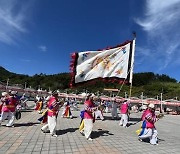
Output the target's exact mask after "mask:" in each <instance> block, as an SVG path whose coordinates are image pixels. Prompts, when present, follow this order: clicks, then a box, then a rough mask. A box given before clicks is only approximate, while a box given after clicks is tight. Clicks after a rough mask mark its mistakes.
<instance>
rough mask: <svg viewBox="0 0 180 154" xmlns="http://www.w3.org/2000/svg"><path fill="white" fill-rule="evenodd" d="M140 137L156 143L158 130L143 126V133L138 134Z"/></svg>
mask: <svg viewBox="0 0 180 154" xmlns="http://www.w3.org/2000/svg"><path fill="white" fill-rule="evenodd" d="M139 138H141V139H146V138H149V139H150V143H151V144H157V142H158V132H157V130H156V129H155V128H145V130H144V133H143V134H142V135H141V136H139Z"/></svg>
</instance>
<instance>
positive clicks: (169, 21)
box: [135, 0, 180, 70]
mask: <svg viewBox="0 0 180 154" xmlns="http://www.w3.org/2000/svg"><path fill="white" fill-rule="evenodd" d="M145 8H146V9H145V16H144V18H143V19H140V18H137V19H135V21H136V23H137V24H139V25H140V26H141V27H142V28H143V30H144V31H146V32H147V34H148V41H149V46H150V48H151V46H153V47H154V51H153V56H154V57H153V58H154V61H156V60H158V61H159V57H161V58H162V59H163V61H162V63H159V64H160V65H159V70H162V69H165V68H166V67H167V66H168V65H169V64H170V63H171V64H172V63H174V62H175V61H176V60H177V58H178V57H177V53H178V52H179V50H178V47H180V41H179V38H180V30H179V27H180V0H146V6H145ZM151 56H152V55H151ZM174 64H175V63H174Z"/></svg>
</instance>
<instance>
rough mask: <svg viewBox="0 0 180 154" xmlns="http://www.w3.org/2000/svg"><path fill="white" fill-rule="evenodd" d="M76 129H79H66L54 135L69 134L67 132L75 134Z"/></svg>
mask: <svg viewBox="0 0 180 154" xmlns="http://www.w3.org/2000/svg"><path fill="white" fill-rule="evenodd" d="M78 129H79V128H67V129H63V130H57V131H56V134H57V135H63V134H66V133H69V132H70V133H72V132H75V131H76V130H78Z"/></svg>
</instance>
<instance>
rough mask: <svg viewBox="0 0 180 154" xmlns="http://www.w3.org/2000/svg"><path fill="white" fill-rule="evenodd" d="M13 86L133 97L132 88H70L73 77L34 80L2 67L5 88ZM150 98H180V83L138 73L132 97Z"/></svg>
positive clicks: (100, 83)
mask: <svg viewBox="0 0 180 154" xmlns="http://www.w3.org/2000/svg"><path fill="white" fill-rule="evenodd" d="M7 80H8V84H9V85H14V84H16V85H20V86H21V87H23V88H25V87H26V88H33V89H36V90H37V89H38V88H42V89H43V90H45V89H46V90H49V89H50V90H55V89H59V90H60V91H61V92H67V93H71V92H73V93H76V94H78V93H81V92H94V93H96V94H99V95H100V94H102V93H103V94H106V95H110V94H109V93H107V92H105V91H104V88H116V89H120V90H121V91H120V93H119V95H120V96H122V97H124V95H125V94H127V95H128V93H129V86H128V85H123V86H122V85H120V84H117V83H110V82H103V81H99V80H98V81H94V82H91V83H90V84H88V83H87V84H83V85H80V86H77V87H74V88H70V87H69V83H70V80H71V77H70V73H59V74H54V75H46V74H43V73H40V74H35V75H33V76H29V75H22V74H16V73H12V72H9V71H7V70H6V69H5V68H3V67H0V81H1V82H2V83H4V84H6V83H7ZM142 92H143V94H144V95H145V96H147V97H153V98H155V97H158V95H160V93H163V96H164V97H165V98H166V99H169V98H176V99H179V98H180V83H179V82H178V81H177V80H176V79H174V78H171V77H169V76H168V75H165V74H162V75H160V74H155V73H153V72H143V73H135V74H134V75H133V88H132V96H136V97H140V94H141V93H142Z"/></svg>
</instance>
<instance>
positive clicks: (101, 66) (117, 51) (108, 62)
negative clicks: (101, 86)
mask: <svg viewBox="0 0 180 154" xmlns="http://www.w3.org/2000/svg"><path fill="white" fill-rule="evenodd" d="M131 44H132V41H128V42H126V43H124V44H123V45H120V46H117V47H114V48H111V49H106V50H103V51H85V52H79V53H77V55H76V58H75V57H74V58H75V59H76V60H75V62H74V64H75V66H73V70H74V79H73V80H74V81H73V82H74V83H75V84H76V83H81V82H85V81H89V80H93V79H97V78H99V79H101V78H103V79H104V78H105V79H111V78H116V79H118V80H119V79H121V80H122V79H124V80H125V79H127V78H128V76H129V75H130V74H129V72H130V67H131V60H132V58H131V56H132V46H131Z"/></svg>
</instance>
